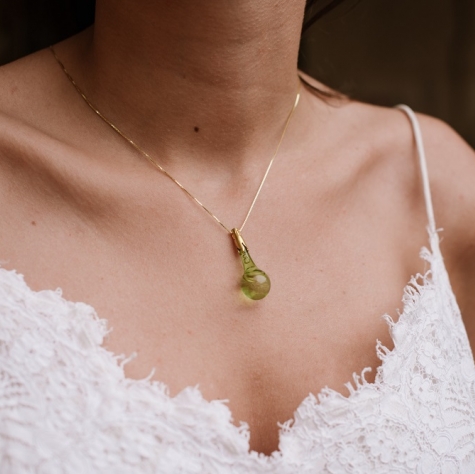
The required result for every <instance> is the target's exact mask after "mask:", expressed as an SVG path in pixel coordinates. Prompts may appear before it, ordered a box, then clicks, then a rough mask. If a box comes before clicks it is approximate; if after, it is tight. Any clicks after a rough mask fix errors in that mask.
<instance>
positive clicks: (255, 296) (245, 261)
mask: <svg viewBox="0 0 475 474" xmlns="http://www.w3.org/2000/svg"><path fill="white" fill-rule="evenodd" d="M50 50H51V52H52V53H53V56H54V57H55V59H56V61H57V62H58V64H59V65H60V66H61V69H62V70H63V72H64V74H65V75H66V77H67V78H68V79H69V81H70V82H71V84H72V85H73V86H74V88H75V89H76V91H77V92H78V93H79V95H80V96H81V97H82V98H83V99H84V101H85V102H86V104H87V105H88V106H89V107H90V108H91V109H92V110H93V111H94V112H95V113H96V114H97V115H98V116H99V117H100V118H101V119H102V120H103V121H104V122H105V123H107V125H109V126H110V127H111V128H112V129H113V130H114V131H116V132H117V133H118V134H119V135H120V136H121V137H122V138H124V139H125V140H127V141H128V142H129V143H130V145H132V146H133V147H134V148H135V149H136V150H137V151H138V152H139V153H140V154H141V155H143V156H144V157H145V158H146V159H147V160H148V161H149V162H150V164H152V165H153V166H154V167H155V168H157V169H158V170H159V171H160V172H162V173H163V174H164V175H165V176H167V177H168V178H170V179H171V180H172V181H173V182H174V183H175V184H176V185H177V186H179V187H180V189H182V190H183V191H184V192H185V193H186V194H187V195H188V196H189V197H190V198H191V199H192V200H193V201H195V202H196V203H197V204H198V205H199V206H201V208H202V209H203V210H204V211H206V212H207V213H208V214H209V215H210V216H211V217H212V218H213V219H214V220H215V221H216V222H217V223H218V224H219V225H220V226H221V227H222V228H223V229H224V230H225V231H226V232H228V233H229V234H230V235H231V236H232V238H233V241H234V244H235V245H236V248H237V251H238V254H239V257H240V258H241V262H242V266H243V269H244V274H243V276H242V278H241V291H242V292H243V293H244V294H245V295H246V296H247V297H248V298H250V299H252V300H260V299H262V298H265V297H266V296H267V294H268V293H269V291H270V278H269V277H268V276H267V274H266V273H265V272H263V271H262V270H260V269H259V268H257V266H256V264H255V263H254V262H253V260H252V258H251V255H250V254H249V249H248V247H247V245H246V243H245V242H244V239H243V238H242V236H241V232H242V229H243V228H244V226H245V225H246V222H247V220H248V218H249V216H250V214H251V212H252V209H253V208H254V204H255V203H256V201H257V198H258V197H259V194H260V192H261V189H262V186H264V182H265V180H266V178H267V175H268V174H269V171H270V169H271V166H272V163H274V159H275V157H276V156H277V153H278V151H279V148H280V145H281V143H282V140H283V139H284V135H285V132H286V131H287V127H288V125H289V123H290V119H291V118H292V115H293V114H294V111H295V109H296V108H297V105H298V103H299V99H300V87H301V82H300V80H299V87H298V91H297V96H296V97H295V102H294V105H293V107H292V110H291V111H290V113H289V115H288V117H287V120H286V122H285V125H284V130H283V132H282V135H281V137H280V140H279V143H278V144H277V148H276V150H275V152H274V155H273V156H272V159H271V160H270V163H269V165H268V166H267V169H266V172H265V173H264V177H263V178H262V180H261V183H260V185H259V188H258V189H257V192H256V195H255V196H254V199H253V200H252V203H251V206H250V208H249V210H248V211H247V214H246V217H245V219H244V222H243V223H242V225H241V227H239V229H237V228H235V227H234V228H233V229H231V230H229V229H228V228H227V227H226V226H225V225H224V224H223V223H222V222H221V221H220V220H219V219H218V218H217V217H216V216H215V215H214V214H213V213H212V212H211V211H210V210H208V209H207V208H206V207H205V206H204V205H203V204H202V203H201V202H200V201H199V200H198V199H197V198H196V197H195V196H193V194H191V193H190V192H189V191H188V190H187V189H186V188H185V187H184V186H183V185H182V184H181V183H179V182H178V181H177V180H176V179H175V178H174V177H173V176H172V175H171V174H169V173H168V172H167V171H165V169H164V168H162V166H160V165H159V164H158V163H157V162H156V161H155V160H154V159H153V158H152V157H151V156H150V155H149V154H148V153H147V152H146V151H144V150H143V149H142V148H141V147H140V146H139V145H137V144H136V143H135V142H134V141H133V140H131V139H130V138H129V137H128V136H127V135H125V133H123V132H122V131H121V130H119V129H118V128H117V127H116V126H115V125H114V124H113V123H112V122H111V121H110V120H109V119H107V118H106V117H105V116H104V115H102V113H101V112H100V111H99V110H98V109H97V108H96V107H95V106H94V105H93V104H92V102H91V101H90V100H89V99H88V98H87V96H86V94H84V92H83V91H82V89H81V88H80V87H79V86H78V85H77V84H76V81H75V80H74V79H73V77H72V76H71V74H69V72H68V71H67V69H66V67H65V66H64V64H63V63H62V61H61V60H60V59H59V57H58V56H57V54H56V51H55V50H54V48H53V46H50Z"/></svg>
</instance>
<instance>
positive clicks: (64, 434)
mask: <svg viewBox="0 0 475 474" xmlns="http://www.w3.org/2000/svg"><path fill="white" fill-rule="evenodd" d="M430 240H431V251H429V250H427V249H423V251H422V257H423V258H425V259H426V260H428V261H429V262H430V267H431V269H430V271H429V272H428V273H427V274H426V275H424V276H420V275H419V276H417V277H415V278H413V279H412V280H411V282H410V283H409V284H408V285H407V286H406V288H405V291H404V299H403V302H404V309H403V312H402V313H401V315H400V317H399V320H398V322H397V323H394V322H393V321H392V320H391V319H390V318H389V317H386V320H387V321H388V325H389V330H390V332H391V335H392V338H393V340H394V345H395V348H394V349H393V350H392V351H389V350H387V349H386V348H385V347H384V346H382V345H381V344H380V343H378V344H377V348H376V349H377V352H378V355H379V357H380V359H381V360H382V365H381V367H379V369H378V372H377V376H376V380H375V382H374V383H367V382H366V381H365V373H366V371H367V370H368V369H365V370H364V371H363V372H362V373H361V375H356V374H355V376H354V382H353V383H349V384H348V385H347V386H348V389H349V391H350V394H349V396H348V397H344V396H343V395H341V394H339V393H337V392H335V391H333V390H330V389H324V390H322V391H321V392H320V393H319V394H318V395H317V396H314V395H312V394H310V395H309V396H308V397H307V398H306V399H305V400H303V402H302V403H301V404H300V406H299V408H298V409H297V410H296V412H295V416H294V419H293V420H289V421H288V422H287V423H284V424H283V425H282V427H281V431H280V444H279V451H277V452H275V453H273V454H272V455H271V456H269V457H266V456H263V455H259V454H257V453H255V452H249V431H248V427H247V426H246V425H245V424H242V425H241V426H240V427H236V426H234V425H233V424H232V418H231V413H230V411H229V409H228V407H227V406H226V405H225V403H224V402H221V401H212V402H208V401H206V400H204V399H203V397H202V396H201V393H200V392H199V390H198V389H197V388H193V387H189V388H187V389H185V390H183V391H182V392H181V393H180V394H179V395H177V396H176V397H173V398H172V397H170V396H169V395H168V392H167V388H166V386H165V385H163V384H161V383H159V382H155V381H150V380H148V379H144V380H131V379H127V378H126V377H125V376H124V372H123V364H124V363H125V362H126V361H125V360H121V358H120V357H118V356H115V355H114V354H112V353H111V352H108V351H107V350H106V349H104V348H103V347H102V346H101V344H102V342H103V338H104V336H105V335H106V333H107V325H106V321H105V320H101V319H99V318H98V317H97V315H96V314H95V312H94V309H93V308H91V307H90V306H88V305H86V304H84V303H73V302H70V301H66V300H64V299H63V298H62V297H61V292H60V291H59V290H58V291H50V290H48V291H40V292H34V291H32V290H31V289H29V288H28V286H27V285H26V284H25V282H24V280H23V277H22V276H21V275H19V274H17V273H16V272H14V271H7V270H5V269H0V466H1V467H2V470H1V472H2V473H3V474H23V473H25V474H26V473H41V474H43V473H44V474H46V473H47V474H59V473H61V474H65V473H71V474H73V473H74V474H83V473H84V474H86V473H87V474H94V473H114V474H138V473H140V474H147V473H246V474H247V473H271V472H272V473H284V474H285V473H334V474H336V473H359V474H363V473H364V474H368V473H424V474H425V473H428V474H429V473H431V474H432V473H434V474H435V473H444V474H446V473H467V474H473V473H475V366H474V362H473V358H472V353H471V350H470V345H469V342H468V338H467V334H466V331H465V328H464V326H463V322H462V320H461V317H460V312H459V309H458V307H457V304H456V302H455V297H454V295H453V292H452V290H451V287H450V283H449V280H448V276H447V273H446V270H445V267H444V263H443V259H442V256H441V254H440V250H439V242H438V236H437V234H436V233H430Z"/></svg>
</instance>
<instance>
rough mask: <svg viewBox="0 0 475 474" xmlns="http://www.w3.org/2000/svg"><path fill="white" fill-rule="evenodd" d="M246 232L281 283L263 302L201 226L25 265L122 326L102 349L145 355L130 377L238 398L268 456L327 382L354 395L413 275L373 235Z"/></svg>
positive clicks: (68, 244) (234, 402) (68, 246)
mask: <svg viewBox="0 0 475 474" xmlns="http://www.w3.org/2000/svg"><path fill="white" fill-rule="evenodd" d="M249 234H250V237H251V238H250V239H247V240H248V245H249V247H250V251H251V253H252V255H253V258H254V259H255V261H256V263H257V264H258V265H259V266H260V267H262V268H263V269H264V270H265V271H266V272H267V273H268V274H269V276H270V278H271V282H272V287H271V292H270V294H269V295H268V297H267V298H265V299H264V300H261V301H258V302H254V301H249V300H246V299H245V298H244V297H243V296H242V295H241V294H240V291H239V281H240V277H241V274H242V268H241V266H240V262H239V259H238V257H237V254H236V253H235V249H234V248H233V246H232V242H231V241H230V239H229V240H228V241H226V240H225V242H224V243H220V242H219V239H213V238H212V237H211V236H210V235H206V234H202V235H200V233H199V231H197V232H196V233H195V234H194V235H193V238H189V239H182V238H181V237H180V235H179V234H177V235H169V236H168V238H166V239H162V241H159V242H152V241H153V239H151V240H150V241H149V243H148V244H147V245H145V246H144V245H141V246H140V245H139V246H137V247H134V246H133V245H132V244H131V243H129V245H127V246H126V245H125V244H122V246H123V247H122V246H121V245H119V244H116V245H114V246H111V245H107V246H106V247H103V246H102V243H101V240H100V239H96V241H94V240H92V239H87V238H85V240H84V241H82V240H81V239H80V238H77V237H76V238H71V239H70V240H69V241H68V240H66V241H63V243H62V244H61V245H60V244H59V243H58V245H57V246H54V255H51V259H50V260H49V263H48V265H44V257H43V258H42V261H43V265H40V262H38V259H37V258H35V255H34V252H32V254H31V255H29V254H28V252H24V253H23V254H22V258H23V260H22V262H20V264H19V265H18V266H17V267H18V269H19V270H20V271H21V272H22V273H24V274H25V275H26V277H27V281H28V282H30V283H31V284H32V285H33V287H35V288H37V289H42V288H45V287H47V288H55V287H58V286H61V287H62V288H63V291H64V295H65V297H67V298H68V299H70V300H76V301H85V302H87V303H89V304H91V305H92V306H93V307H94V308H95V309H96V311H97V313H98V315H99V316H100V317H101V318H105V319H107V321H108V325H109V327H110V328H112V329H113V330H112V331H111V332H110V333H109V335H108V336H107V338H106V340H105V344H104V345H105V347H107V348H108V349H109V350H111V351H112V352H114V353H115V354H124V355H125V356H129V355H130V354H132V353H134V352H135V353H137V355H138V357H136V358H135V359H134V360H133V361H131V362H130V363H128V364H127V365H126V366H125V374H126V376H128V377H130V378H133V379H140V378H144V377H146V376H148V375H149V373H150V372H151V370H152V369H155V373H154V375H153V378H154V379H155V380H160V381H162V382H164V383H166V384H167V386H168V387H170V391H171V394H172V395H174V394H176V393H178V392H179V391H181V390H182V389H184V388H185V387H188V386H195V385H199V387H200V390H201V392H202V393H203V396H204V397H205V398H206V399H208V400H213V399H227V400H229V406H230V409H231V411H232V413H233V417H234V421H235V423H239V422H240V421H246V422H248V423H249V426H250V432H251V447H252V448H253V449H255V450H258V451H262V452H266V453H270V452H272V451H273V450H275V449H276V448H277V444H278V425H277V423H278V422H281V423H282V422H285V421H286V420H288V419H290V418H291V417H292V415H293V413H294V411H295V409H296V408H297V407H298V406H299V404H300V402H301V401H302V400H303V399H304V398H305V397H306V396H307V395H308V394H309V393H319V392H320V390H321V389H322V388H323V387H325V386H329V387H331V388H333V389H335V390H337V391H341V392H343V393H345V392H346V389H345V388H344V384H345V383H346V382H347V381H348V380H350V379H351V377H352V374H353V373H354V372H357V373H359V372H360V371H361V370H362V369H363V368H365V367H372V368H373V369H375V368H376V367H377V366H379V365H380V362H381V361H380V360H379V359H378V357H377V355H376V340H377V339H379V340H381V341H382V342H383V344H384V345H386V346H388V347H391V346H392V341H391V339H390V336H389V332H388V327H387V324H386V323H385V322H384V321H383V320H382V318H381V316H382V315H383V314H384V313H387V312H390V313H391V314H392V315H394V309H395V308H397V307H400V306H401V304H400V301H401V297H402V289H403V287H404V285H405V284H406V283H407V280H408V277H409V275H406V268H405V265H403V264H401V260H400V259H399V260H398V259H397V258H396V256H395V255H392V254H390V253H387V252H383V247H382V245H381V246H380V244H379V243H378V242H377V241H374V240H373V241H368V242H367V244H366V245H359V246H358V247H357V248H353V247H352V246H350V245H348V244H347V243H346V242H345V241H344V240H342V239H341V236H339V237H340V238H339V243H338V244H337V245H335V242H332V240H333V239H332V238H329V237H327V238H322V239H321V243H320V245H311V242H310V240H311V239H308V238H306V239H301V240H300V241H299V240H298V235H297V234H295V235H291V236H289V237H290V238H274V239H272V238H269V239H268V241H267V243H265V242H262V241H261V239H259V238H257V236H258V234H257V233H256V232H253V231H252V227H251V228H250V232H249ZM336 235H337V234H334V237H336ZM222 237H223V239H226V238H227V237H228V236H226V235H225V234H224V235H223V236H222ZM353 237H354V236H353ZM145 240H147V239H145ZM38 241H39V242H41V239H38ZM361 241H363V239H362V238H361ZM143 242H144V240H142V243H143ZM216 242H217V244H216ZM251 242H252V244H251ZM24 248H34V246H32V247H28V246H26V247H24ZM371 251H372V252H373V255H375V256H376V255H378V256H379V258H370V257H371V254H370V252H371ZM44 254H45V252H44V251H43V252H42V255H43V256H44ZM388 268H390V269H391V271H389V272H388V271H387V269H388ZM383 275H384V278H383ZM374 374H375V371H373V373H372V375H371V374H369V375H368V376H367V378H368V381H371V380H372V379H373V377H374Z"/></svg>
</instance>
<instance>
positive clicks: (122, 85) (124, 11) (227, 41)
mask: <svg viewBox="0 0 475 474" xmlns="http://www.w3.org/2000/svg"><path fill="white" fill-rule="evenodd" d="M304 5H305V2H304V0H294V1H289V0H277V1H276V0H260V1H259V2H256V1H255V0H240V1H239V2H234V1H223V0H206V1H202V2H197V1H196V0H177V1H158V0H121V1H120V2H117V1H115V0H97V11H96V25H95V27H94V31H93V34H92V36H91V41H90V42H88V43H87V44H88V46H87V47H86V49H85V50H84V55H83V56H82V61H83V65H84V67H83V68H82V73H81V78H80V79H81V80H82V81H83V84H84V85H85V88H86V91H87V93H88V94H89V95H90V96H91V99H92V100H93V101H94V103H95V104H96V105H97V107H98V108H99V109H101V110H102V111H103V112H104V113H106V114H108V115H109V116H110V118H111V120H112V121H114V120H116V121H119V122H120V123H119V124H118V125H119V126H121V127H122V128H124V129H126V130H127V132H128V134H129V135H130V136H131V137H132V138H133V139H134V140H136V141H140V142H141V143H142V144H143V146H144V147H145V148H147V149H148V150H149V151H151V152H153V153H160V155H161V156H162V157H164V158H163V159H161V161H162V162H164V161H166V158H165V157H168V159H169V160H170V161H177V160H178V161H179V160H180V157H181V156H183V157H186V158H184V159H186V160H189V159H190V158H191V157H192V156H193V157H195V158H196V159H206V160H208V161H209V160H215V161H223V160H229V159H231V160H237V161H241V162H243V161H244V162H245V161H247V160H248V159H249V160H252V156H250V155H251V152H252V153H254V154H255V153H256V152H262V153H266V156H267V154H269V153H268V152H271V151H272V148H273V147H274V145H275V144H276V143H277V141H278V138H279V135H280V133H281V131H282V127H283V124H284V121H285V118H286V116H287V114H288V113H289V111H290V109H291V107H292V104H293V102H294V99H295V94H296V91H297V83H298V81H297V55H298V47H299V38H300V29H301V24H302V18H303V11H304ZM263 137H265V138H266V139H267V140H262V139H263ZM200 157H201V158H200ZM165 164H166V163H165Z"/></svg>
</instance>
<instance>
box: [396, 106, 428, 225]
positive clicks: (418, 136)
mask: <svg viewBox="0 0 475 474" xmlns="http://www.w3.org/2000/svg"><path fill="white" fill-rule="evenodd" d="M396 108H398V109H401V110H402V111H404V112H405V113H406V115H407V116H408V117H409V120H410V122H411V125H412V129H413V131H414V138H415V140H416V147H417V154H418V155H419V165H420V167H421V175H422V185H423V187H424V199H425V202H426V210H427V219H428V221H429V230H430V232H431V233H435V232H436V227H435V218H434V207H433V205H432V196H431V193H430V184H429V173H428V172H427V161H426V154H425V151H424V142H423V140H422V133H421V127H420V126H419V121H418V120H417V117H416V114H415V113H414V112H413V110H412V109H411V108H410V107H408V106H407V105H403V104H400V105H398V106H396Z"/></svg>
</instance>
